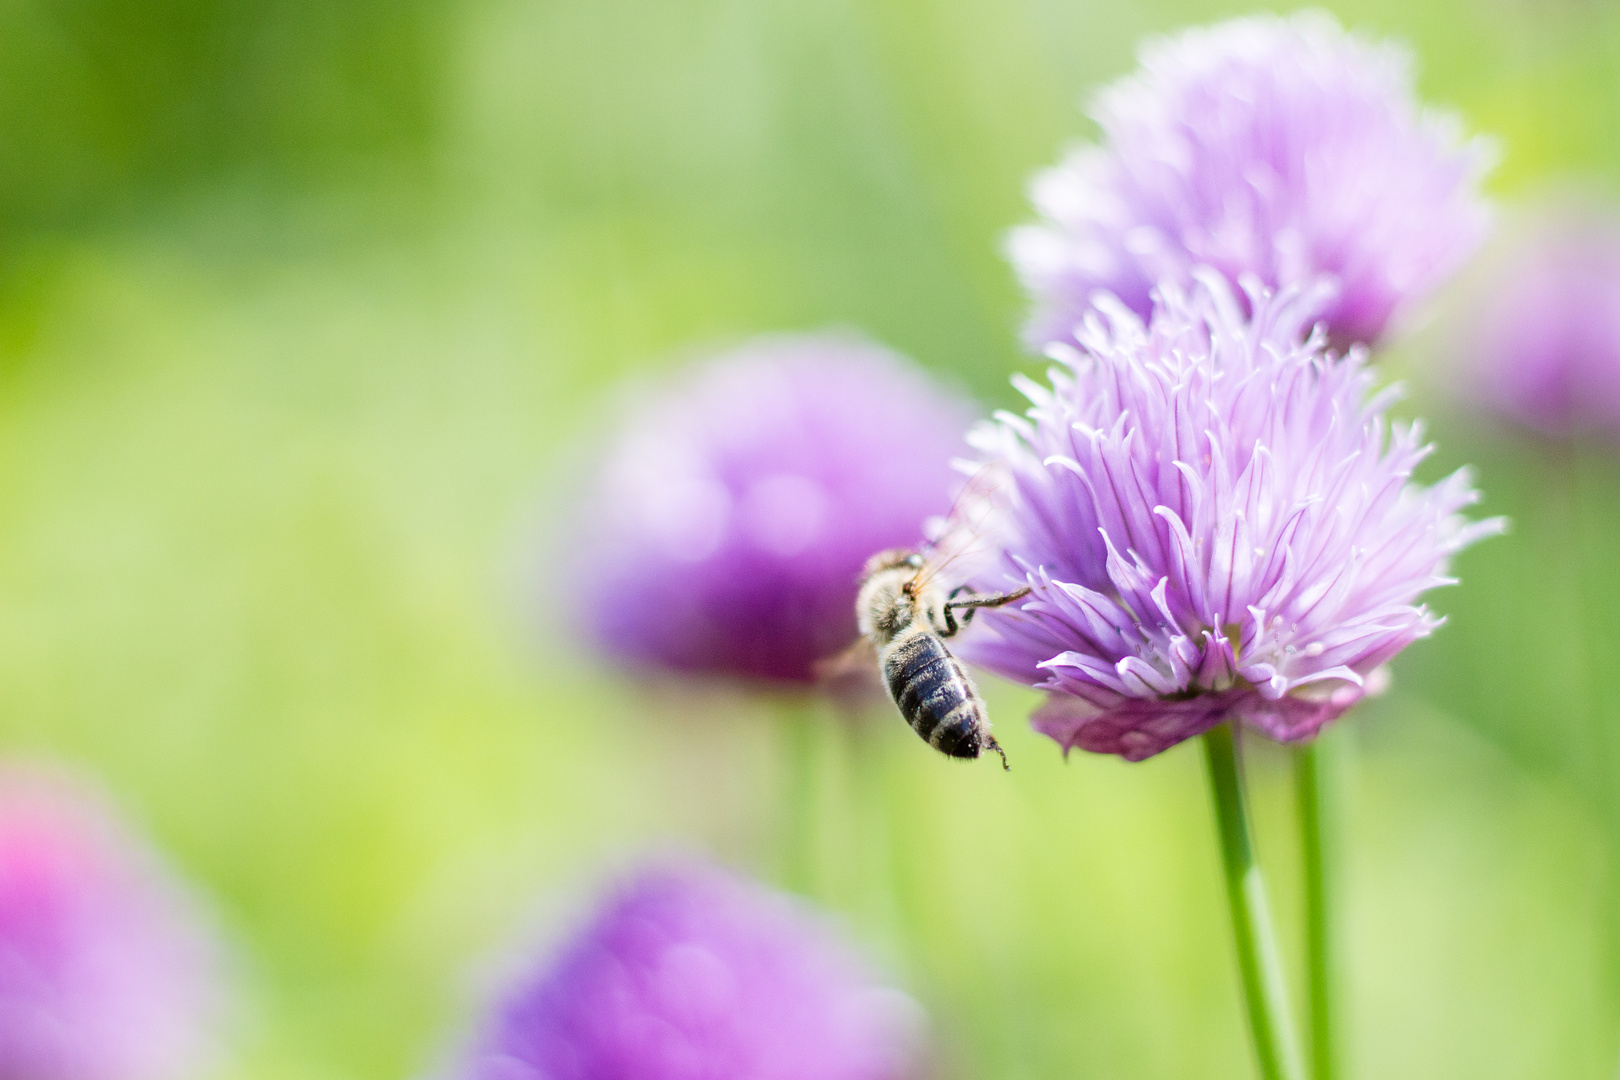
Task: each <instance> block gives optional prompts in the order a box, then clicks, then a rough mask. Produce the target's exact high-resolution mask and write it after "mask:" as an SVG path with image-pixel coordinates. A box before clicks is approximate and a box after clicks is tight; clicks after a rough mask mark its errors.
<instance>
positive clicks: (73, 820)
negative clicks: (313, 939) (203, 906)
mask: <svg viewBox="0 0 1620 1080" xmlns="http://www.w3.org/2000/svg"><path fill="white" fill-rule="evenodd" d="M217 959H218V957H217V955H216V949H215V943H214V940H213V938H212V936H211V934H210V933H209V932H208V930H207V929H206V924H205V923H204V922H203V921H202V920H200V919H199V917H198V912H197V910H196V909H195V907H194V906H193V905H192V903H191V902H190V900H189V898H188V897H186V896H185V895H184V894H183V893H182V891H181V890H180V888H179V886H178V885H177V884H176V883H175V881H174V880H172V879H171V878H170V877H169V875H168V874H167V873H166V872H165V871H164V870H163V869H162V868H161V867H160V866H159V865H158V863H157V861H156V859H155V857H154V856H153V855H152V853H151V852H150V851H148V850H146V849H145V847H144V846H143V845H142V844H141V843H140V842H139V841H138V840H136V838H135V837H133V836H132V835H131V834H130V833H128V832H127V831H126V830H125V829H124V828H122V827H121V826H120V825H119V824H118V822H117V821H116V820H114V818H113V817H112V816H111V815H110V813H109V812H108V811H107V810H106V809H105V808H104V807H103V806H101V805H100V804H99V802H98V801H97V800H95V799H93V798H91V797H90V796H88V795H87V794H85V793H84V792H81V791H77V790H75V789H73V788H72V787H71V786H69V785H67V784H64V783H61V782H58V781H56V780H53V779H50V778H47V777H45V776H42V775H35V774H31V773H28V772H24V771H21V770H18V769H16V768H9V767H8V768H5V769H3V770H0V1076H6V1077H27V1078H28V1080H185V1078H187V1077H192V1076H198V1075H201V1070H202V1068H203V1066H205V1065H206V1064H208V1063H209V1061H210V1058H211V1053H210V1051H211V1050H212V1043H213V1036H214V1034H215V1031H214V1021H216V1020H217V1019H218V1018H219V1016H220V1012H221V1000H220V993H221V987H220V985H219V982H218V980H217V978H216V976H217V966H216V961H217Z"/></svg>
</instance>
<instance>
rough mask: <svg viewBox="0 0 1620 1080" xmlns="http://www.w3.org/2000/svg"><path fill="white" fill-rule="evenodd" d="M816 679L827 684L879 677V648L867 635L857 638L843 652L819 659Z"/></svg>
mask: <svg viewBox="0 0 1620 1080" xmlns="http://www.w3.org/2000/svg"><path fill="white" fill-rule="evenodd" d="M815 673H816V681H817V682H819V683H822V684H823V685H826V684H843V683H847V682H849V681H851V680H854V679H861V678H865V679H870V680H873V681H875V680H876V679H877V650H876V649H875V648H873V647H872V643H871V642H870V641H868V640H867V639H866V638H865V637H859V638H856V639H855V642H854V644H852V645H850V647H849V648H847V649H845V650H844V651H843V652H841V653H837V654H835V655H833V656H829V657H826V658H825V659H822V660H817V661H816V664H815Z"/></svg>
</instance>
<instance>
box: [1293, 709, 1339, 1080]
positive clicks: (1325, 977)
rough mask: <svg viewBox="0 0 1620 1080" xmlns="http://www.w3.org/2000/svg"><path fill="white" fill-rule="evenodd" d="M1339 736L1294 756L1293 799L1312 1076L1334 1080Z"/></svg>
mask: <svg viewBox="0 0 1620 1080" xmlns="http://www.w3.org/2000/svg"><path fill="white" fill-rule="evenodd" d="M1340 734H1341V733H1335V734H1331V735H1330V734H1324V735H1319V736H1318V737H1317V738H1315V739H1314V740H1312V741H1311V742H1309V743H1307V744H1305V746H1303V747H1301V748H1300V749H1299V750H1298V751H1297V752H1296V753H1295V756H1294V798H1295V803H1296V807H1297V810H1298V812H1299V831H1300V840H1301V844H1302V847H1303V849H1304V850H1303V853H1302V854H1303V856H1304V868H1305V967H1306V971H1307V973H1308V977H1309V1000H1310V1016H1311V1075H1312V1076H1313V1077H1314V1078H1315V1080H1334V1077H1335V1076H1337V1075H1338V1068H1337V1056H1338V1047H1337V1045H1336V1043H1335V1040H1334V1014H1335V1013H1336V1011H1337V993H1336V991H1337V982H1338V964H1337V963H1336V957H1335V954H1334V929H1335V925H1336V915H1337V912H1336V911H1335V910H1334V907H1333V896H1334V890H1333V885H1334V874H1335V870H1336V866H1337V858H1336V856H1337V854H1338V850H1339V845H1338V842H1337V841H1338V837H1339V815H1338V799H1337V798H1336V795H1337V791H1336V786H1337V785H1336V781H1337V779H1338V777H1337V775H1336V770H1335V768H1334V764H1335V754H1336V752H1335V746H1336V744H1337V741H1338V738H1339V737H1340Z"/></svg>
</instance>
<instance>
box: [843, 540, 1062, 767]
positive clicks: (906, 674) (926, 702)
mask: <svg viewBox="0 0 1620 1080" xmlns="http://www.w3.org/2000/svg"><path fill="white" fill-rule="evenodd" d="M936 578H937V573H936V568H934V567H931V566H930V565H929V564H928V560H927V559H925V558H924V557H923V555H922V553H921V552H918V551H911V550H907V549H904V548H895V549H891V550H889V551H882V552H879V553H878V554H876V555H874V556H872V558H870V559H869V560H867V563H866V568H865V569H864V570H862V571H861V584H860V593H859V594H858V596H857V598H856V601H855V616H856V620H857V622H858V623H859V626H860V631H861V634H862V636H863V637H864V639H865V641H866V642H867V643H869V644H870V645H871V646H872V648H873V649H874V650H876V652H877V660H878V672H879V674H881V675H882V677H883V681H884V683H886V684H887V685H888V688H889V694H890V696H891V697H893V698H894V703H895V704H896V705H898V706H899V707H900V715H902V716H904V717H905V718H906V723H908V724H910V725H911V729H912V730H913V731H915V732H916V733H917V734H918V735H920V736H922V738H923V739H925V740H927V742H928V745H929V746H932V747H933V748H934V749H935V750H938V751H939V752H940V753H942V754H948V755H950V756H951V757H959V758H977V757H978V756H979V755H980V754H983V753H984V752H985V751H986V750H994V751H995V752H996V753H997V754H1000V755H1001V767H1002V768H1003V769H1006V768H1009V766H1008V764H1007V754H1006V752H1005V751H1004V750H1002V749H1001V744H1000V743H998V742H996V737H995V736H994V735H992V734H991V733H990V716H989V710H988V709H986V708H985V704H984V699H983V698H982V697H980V696H979V689H978V687H976V686H974V685H973V680H972V679H971V678H970V677H969V676H968V673H967V671H966V669H964V668H963V667H962V662H961V661H960V660H958V659H957V658H956V657H954V656H952V655H951V651H950V650H949V649H947V648H946V647H945V639H946V638H949V637H952V636H954V635H955V634H956V632H957V631H958V630H960V629H961V628H962V627H964V626H966V625H967V624H968V623H969V622H971V621H972V619H973V615H974V613H975V612H977V611H978V610H979V609H980V608H993V607H1000V606H1002V605H1003V604H1010V603H1012V602H1013V601H1014V600H1018V599H1021V598H1023V597H1025V596H1028V595H1029V592H1030V589H1029V587H1028V586H1025V587H1024V588H1022V589H1017V590H1014V591H1013V592H1004V593H972V592H969V591H968V588H967V586H965V585H964V586H961V587H959V588H957V589H954V590H952V591H951V592H949V593H947V592H946V591H945V589H944V586H943V585H941V584H939V583H938V581H937V580H936ZM958 612H960V617H959V616H958Z"/></svg>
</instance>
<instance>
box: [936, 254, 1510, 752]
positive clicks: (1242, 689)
mask: <svg viewBox="0 0 1620 1080" xmlns="http://www.w3.org/2000/svg"><path fill="white" fill-rule="evenodd" d="M1315 299H1316V298H1312V297H1309V296H1305V295H1302V294H1299V293H1290V294H1284V295H1283V296H1281V297H1272V296H1270V295H1268V294H1267V293H1266V292H1265V291H1264V290H1263V289H1262V288H1260V286H1258V285H1254V286H1253V287H1252V290H1251V292H1250V295H1249V307H1250V308H1251V309H1252V310H1253V311H1254V312H1255V314H1254V317H1253V320H1252V322H1251V321H1249V319H1248V318H1247V317H1246V316H1245V315H1244V313H1243V309H1242V305H1241V304H1240V303H1239V301H1238V300H1237V299H1236V298H1235V297H1234V295H1233V294H1232V292H1231V291H1230V289H1229V288H1228V287H1227V285H1226V283H1225V282H1224V280H1222V279H1221V278H1220V277H1219V276H1218V275H1216V274H1214V273H1213V272H1200V274H1199V281H1198V283H1197V284H1196V285H1195V287H1194V288H1193V290H1192V291H1191V293H1190V294H1184V293H1182V292H1181V291H1180V290H1179V289H1178V288H1176V287H1175V286H1173V285H1166V286H1165V287H1164V288H1163V289H1162V290H1161V293H1160V300H1159V303H1158V306H1157V309H1156V311H1155V314H1154V317H1153V321H1152V323H1151V324H1150V325H1149V326H1147V327H1144V326H1143V325H1142V323H1141V320H1140V319H1139V318H1138V317H1137V316H1136V315H1135V314H1134V313H1132V312H1130V311H1128V310H1126V309H1125V308H1124V307H1123V306H1122V305H1120V304H1118V303H1117V302H1114V301H1104V302H1103V304H1102V305H1101V314H1098V313H1093V314H1092V315H1091V316H1089V317H1088V318H1087V320H1086V322H1085V324H1084V325H1083V326H1082V327H1081V328H1080V333H1079V337H1080V347H1079V349H1078V350H1075V349H1067V348H1064V347H1061V346H1059V347H1057V348H1056V349H1055V350H1054V352H1055V354H1056V355H1059V356H1060V357H1061V361H1062V366H1061V367H1060V368H1058V369H1055V370H1054V371H1053V372H1052V374H1051V381H1052V388H1051V389H1050V390H1048V389H1046V388H1045V387H1042V386H1038V385H1035V384H1033V383H1028V382H1026V383H1024V384H1023V385H1022V386H1021V387H1020V388H1021V389H1022V390H1023V392H1024V393H1025V394H1026V395H1027V396H1028V397H1029V399H1030V401H1031V402H1032V403H1033V407H1032V408H1031V409H1030V410H1029V412H1028V419H1027V420H1026V419H1023V418H1019V417H1015V416H1010V415H1006V414H1003V415H1001V416H1000V417H998V420H997V421H996V422H994V423H987V424H986V425H984V426H982V427H980V428H979V429H978V430H976V431H975V432H974V435H973V437H972V441H973V442H974V445H975V446H977V447H978V448H979V449H980V450H981V452H982V453H983V455H984V457H985V460H986V462H987V467H988V468H989V469H991V470H994V471H999V472H1002V473H1004V475H1005V477H1006V479H1005V481H1004V482H1001V483H999V484H997V485H996V486H994V487H992V488H990V489H989V491H988V494H987V495H986V496H985V499H986V502H987V505H986V506H983V507H978V508H975V512H976V513H977V514H978V516H979V519H980V523H981V524H980V529H979V531H980V533H981V535H982V536H983V537H984V538H985V539H984V540H983V541H980V543H981V545H983V551H985V552H988V553H987V554H980V555H978V556H976V558H977V559H979V560H982V561H980V562H978V565H977V567H976V568H974V569H972V570H971V571H970V576H973V577H975V578H976V579H977V580H976V581H975V585H976V586H977V587H978V588H981V589H999V588H1003V587H1006V586H1010V585H1015V584H1023V583H1025V582H1026V581H1027V582H1028V583H1029V584H1030V585H1032V586H1033V587H1034V590H1035V591H1034V592H1033V593H1032V594H1031V596H1030V598H1029V599H1028V600H1026V601H1024V602H1022V603H1021V604H1018V605H1015V606H1014V607H1012V608H1005V609H1001V610H998V611H986V612H984V613H983V614H981V615H980V616H979V620H978V622H977V623H976V624H975V633H974V634H970V635H968V636H967V638H966V640H964V641H963V642H962V645H961V652H962V654H963V655H964V656H965V657H966V658H968V659H970V660H973V661H975V662H977V663H980V664H983V665H985V666H986V667H989V668H991V669H992V670H995V671H997V672H999V673H1001V674H1003V675H1006V676H1008V677H1010V678H1013V679H1016V680H1018V681H1019V682H1023V683H1025V684H1028V685H1030V686H1035V687H1039V688H1043V689H1045V690H1048V691H1050V698H1049V702H1048V704H1047V705H1046V706H1045V707H1043V708H1042V709H1041V710H1040V711H1039V712H1038V713H1037V714H1036V717H1035V726H1036V727H1037V729H1038V730H1041V731H1043V732H1044V733H1045V734H1048V735H1050V736H1051V737H1052V738H1054V739H1056V740H1058V741H1059V742H1061V743H1062V744H1063V745H1064V747H1065V748H1069V747H1074V746H1079V747H1081V748H1083V749H1086V750H1092V751H1096V752H1100V753H1111V754H1119V755H1121V756H1123V757H1126V758H1129V759H1131V760H1133V761H1134V760H1140V759H1142V758H1145V757H1149V756H1151V755H1153V754H1156V753H1158V752H1160V751H1162V750H1165V749H1167V748H1168V747H1170V746H1172V745H1174V744H1175V743H1177V742H1180V741H1181V740H1183V739H1186V738H1189V737H1191V736H1193V735H1196V734H1198V733H1199V732H1201V731H1203V730H1205V729H1206V728H1209V727H1211V726H1213V725H1214V724H1217V723H1219V722H1221V721H1222V720H1225V719H1228V718H1241V719H1243V720H1246V721H1247V722H1248V723H1250V724H1252V725H1254V726H1255V727H1257V728H1259V729H1261V730H1262V731H1263V732H1265V733H1266V734H1267V735H1269V736H1271V737H1272V738H1275V739H1280V740H1285V741H1292V740H1298V739H1305V738H1309V737H1310V736H1312V735H1314V734H1315V733H1316V732H1317V730H1318V729H1320V728H1321V726H1322V725H1323V724H1325V723H1327V722H1328V721H1329V720H1332V719H1334V718H1335V717H1337V716H1338V715H1339V714H1341V713H1343V712H1344V710H1345V709H1347V708H1349V707H1350V706H1351V705H1352V704H1354V703H1355V702H1356V701H1358V700H1359V699H1360V698H1361V697H1362V696H1363V695H1364V694H1365V693H1367V692H1369V690H1370V689H1372V686H1373V684H1374V683H1375V682H1376V681H1377V680H1378V679H1380V678H1381V673H1380V670H1379V669H1380V666H1381V665H1382V664H1384V662H1385V661H1387V660H1389V659H1390V658H1391V657H1393V656H1394V655H1395V654H1396V653H1398V652H1400V650H1401V649H1403V648H1405V647H1406V646H1407V645H1408V644H1409V643H1411V642H1412V641H1413V640H1414V639H1416V638H1420V637H1423V636H1425V635H1427V634H1428V633H1429V632H1430V631H1431V630H1432V629H1433V628H1434V627H1435V625H1436V623H1437V620H1436V619H1435V618H1434V617H1433V616H1432V615H1431V614H1430V612H1429V611H1428V610H1427V609H1426V608H1424V607H1422V606H1421V605H1418V604H1417V602H1416V601H1417V598H1418V596H1419V595H1420V594H1421V593H1422V592H1423V591H1424V590H1426V589H1429V588H1432V587H1433V586H1436V585H1442V584H1447V583H1448V579H1447V578H1446V577H1445V566H1446V560H1447V557H1448V556H1450V555H1451V554H1452V553H1453V552H1455V551H1457V550H1458V549H1460V548H1462V547H1463V546H1464V545H1466V544H1468V543H1470V542H1472V541H1473V540H1475V539H1476V538H1478V537H1480V536H1483V535H1485V534H1487V533H1490V532H1494V531H1496V530H1498V529H1499V528H1500V525H1501V523H1500V522H1498V521H1486V522H1479V523H1469V522H1468V521H1466V520H1465V519H1464V518H1463V517H1462V516H1461V515H1460V514H1459V513H1458V511H1460V510H1461V509H1462V508H1463V507H1464V506H1467V505H1468V504H1469V503H1471V502H1473V501H1474V499H1475V493H1474V491H1473V490H1472V489H1471V488H1470V487H1469V483H1468V477H1467V476H1466V475H1465V474H1464V473H1461V472H1459V473H1456V474H1454V475H1452V476H1451V477H1449V478H1447V479H1446V480H1443V481H1441V482H1440V483H1439V484H1437V485H1435V486H1434V487H1429V488H1425V487H1421V486H1419V485H1417V484H1415V483H1413V482H1412V479H1411V474H1412V470H1413V468H1414V467H1415V466H1416V465H1417V463H1418V462H1419V461H1420V460H1422V459H1423V457H1424V456H1425V455H1426V454H1427V453H1428V449H1429V448H1428V447H1427V446H1425V445H1424V443H1423V439H1422V435H1421V432H1420V430H1419V429H1418V428H1417V427H1416V426H1415V425H1411V426H1409V425H1404V424H1395V425H1393V427H1390V428H1386V423H1385V419H1384V413H1385V410H1386V409H1387V407H1388V406H1389V404H1390V403H1391V401H1392V399H1393V395H1392V394H1391V393H1390V392H1388V391H1386V392H1383V393H1380V394H1377V395H1373V396H1369V390H1370V389H1371V386H1372V381H1373V379H1372V375H1371V373H1370V372H1369V371H1368V369H1367V367H1366V363H1365V357H1364V355H1363V352H1362V350H1360V349H1356V350H1353V351H1351V352H1350V353H1349V354H1348V355H1347V356H1345V357H1343V358H1342V359H1336V358H1334V357H1333V356H1332V355H1331V354H1329V353H1326V352H1324V350H1323V345H1322V341H1321V336H1320V332H1317V333H1314V334H1312V336H1311V337H1310V338H1309V339H1308V340H1302V337H1303V334H1302V327H1303V326H1304V325H1305V323H1306V321H1307V319H1308V318H1309V313H1310V311H1311V310H1313V308H1314V303H1315ZM964 565H967V564H966V563H964Z"/></svg>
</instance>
